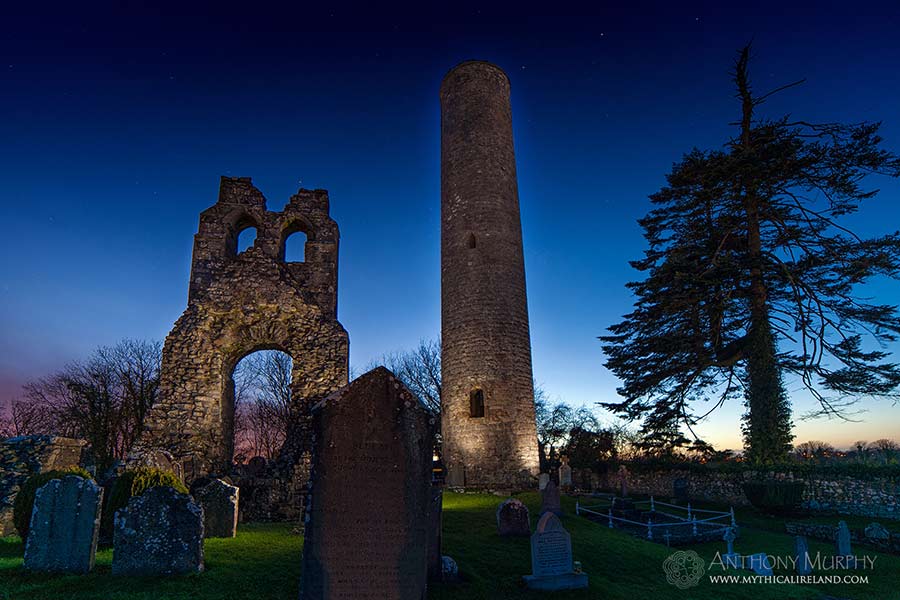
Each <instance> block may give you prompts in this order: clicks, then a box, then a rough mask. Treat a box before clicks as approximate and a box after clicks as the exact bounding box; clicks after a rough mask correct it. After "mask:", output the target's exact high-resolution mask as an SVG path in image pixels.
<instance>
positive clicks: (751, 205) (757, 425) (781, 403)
mask: <svg viewBox="0 0 900 600" xmlns="http://www.w3.org/2000/svg"><path fill="white" fill-rule="evenodd" d="M749 60H750V48H749V47H745V48H744V49H743V50H742V51H741V56H740V58H739V59H738V62H737V65H736V70H735V83H736V84H737V88H738V94H739V95H740V98H741V135H740V141H739V144H738V147H737V148H735V152H734V154H735V156H736V158H737V159H738V164H741V166H742V169H741V173H742V175H743V176H742V177H741V181H740V193H741V196H742V199H743V206H744V211H745V213H746V222H747V261H748V263H749V269H748V272H749V294H748V296H749V304H750V325H749V328H748V332H747V339H746V344H745V348H746V354H747V387H746V390H745V406H746V408H747V413H746V414H745V415H744V423H743V425H742V430H743V434H744V452H745V456H746V458H747V459H748V460H749V461H751V462H757V463H774V462H779V461H782V460H784V459H786V458H787V455H788V452H790V450H791V441H792V440H793V438H794V436H793V435H792V434H791V409H790V403H789V401H788V399H787V394H785V391H784V383H783V380H782V377H781V369H780V367H779V366H778V363H777V361H776V359H775V356H776V353H777V347H776V344H775V340H774V338H773V337H772V326H771V323H770V321H769V318H770V317H769V304H768V288H767V286H766V281H765V277H764V275H763V272H764V270H763V269H764V260H763V249H762V235H761V227H760V210H761V205H762V204H763V202H764V199H763V198H762V197H761V196H760V193H759V191H758V189H757V186H756V185H755V184H754V183H753V182H754V178H753V176H752V172H753V169H754V167H755V166H756V153H755V152H754V140H753V136H752V123H753V107H754V101H753V95H752V93H751V90H750V82H749V76H748V63H749ZM748 174H750V175H748Z"/></svg>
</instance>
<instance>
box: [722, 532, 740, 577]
mask: <svg viewBox="0 0 900 600" xmlns="http://www.w3.org/2000/svg"><path fill="white" fill-rule="evenodd" d="M722 539H723V540H725V543H726V544H727V545H728V549H727V552H726V553H725V556H723V557H722V559H723V560H724V562H725V565H726V566H728V567H731V568H733V569H739V568H740V567H741V555H740V554H738V553H737V552H735V551H734V540H736V539H737V531H735V529H734V527H726V528H725V533H723V534H722Z"/></svg>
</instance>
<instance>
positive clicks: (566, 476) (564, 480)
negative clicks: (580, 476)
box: [559, 456, 572, 489]
mask: <svg viewBox="0 0 900 600" xmlns="http://www.w3.org/2000/svg"><path fill="white" fill-rule="evenodd" d="M559 487H561V488H563V489H568V488H570V487H572V467H570V466H569V459H568V458H566V457H565V456H564V457H562V464H561V465H559Z"/></svg>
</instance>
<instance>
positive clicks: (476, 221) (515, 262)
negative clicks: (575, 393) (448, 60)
mask: <svg viewBox="0 0 900 600" xmlns="http://www.w3.org/2000/svg"><path fill="white" fill-rule="evenodd" d="M440 100H441V339H442V349H441V358H442V376H443V390H442V403H443V407H442V437H443V458H444V462H445V464H446V465H447V470H448V477H447V483H448V485H450V486H451V487H467V488H476V489H478V488H481V489H510V488H513V489H515V488H521V487H524V486H530V485H533V483H534V478H535V477H537V472H538V450H537V434H536V431H535V420H534V388H533V379H532V369H531V340H530V335H529V327H528V304H527V300H526V294H525V265H524V258H523V251H522V226H521V222H520V217H519V195H518V186H517V183H516V162H515V154H514V151H513V138H512V114H511V109H510V103H509V79H508V78H507V76H506V74H505V73H504V72H503V71H502V70H500V69H499V68H498V67H496V66H494V65H492V64H489V63H485V62H478V61H470V62H465V63H462V64H461V65H458V66H457V67H455V68H454V69H453V70H451V71H450V72H449V73H448V74H447V76H446V77H445V78H444V81H443V83H442V84H441V90H440ZM473 392H480V393H481V394H483V398H484V415H483V416H477V415H475V416H473V414H472V412H471V410H470V409H471V405H470V403H471V398H472V394H473Z"/></svg>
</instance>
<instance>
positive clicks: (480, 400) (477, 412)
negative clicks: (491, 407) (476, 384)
mask: <svg viewBox="0 0 900 600" xmlns="http://www.w3.org/2000/svg"><path fill="white" fill-rule="evenodd" d="M469 416H470V417H472V418H473V419H475V418H480V417H483V416H484V390H472V391H471V392H469Z"/></svg>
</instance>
